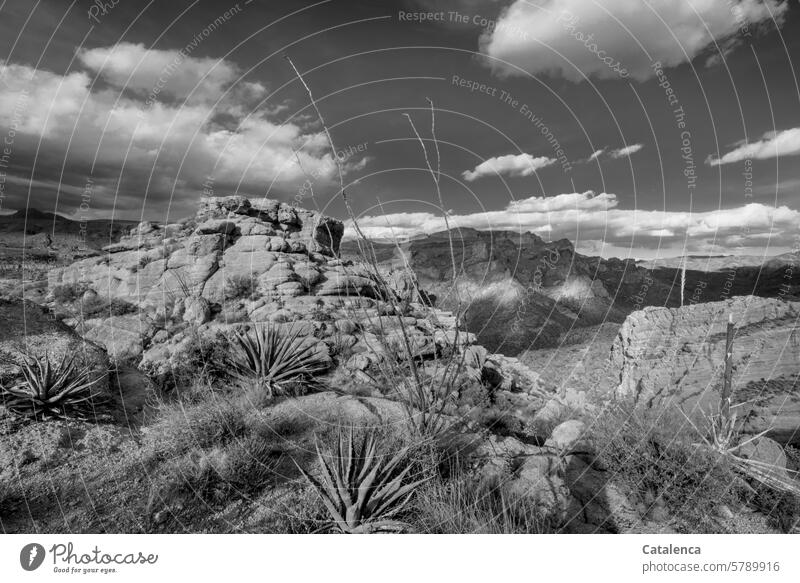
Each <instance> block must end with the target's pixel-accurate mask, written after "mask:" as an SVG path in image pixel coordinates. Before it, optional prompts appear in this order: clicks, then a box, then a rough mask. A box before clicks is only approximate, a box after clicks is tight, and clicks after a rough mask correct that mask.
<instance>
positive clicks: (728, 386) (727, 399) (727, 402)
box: [720, 314, 733, 423]
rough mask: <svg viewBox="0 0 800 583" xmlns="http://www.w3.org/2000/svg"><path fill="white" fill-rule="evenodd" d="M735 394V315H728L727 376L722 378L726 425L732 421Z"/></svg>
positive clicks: (722, 407)
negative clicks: (732, 404) (732, 402)
mask: <svg viewBox="0 0 800 583" xmlns="http://www.w3.org/2000/svg"><path fill="white" fill-rule="evenodd" d="M732 393H733V315H732V314H728V329H727V333H726V336H725V375H724V376H723V378H722V395H720V397H721V401H720V415H721V416H722V420H723V422H724V423H727V422H728V421H729V420H730V416H731V397H732Z"/></svg>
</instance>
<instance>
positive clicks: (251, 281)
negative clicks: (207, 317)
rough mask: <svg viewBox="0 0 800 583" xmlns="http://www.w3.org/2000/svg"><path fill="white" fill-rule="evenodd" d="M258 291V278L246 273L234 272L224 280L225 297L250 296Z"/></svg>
mask: <svg viewBox="0 0 800 583" xmlns="http://www.w3.org/2000/svg"><path fill="white" fill-rule="evenodd" d="M257 291H258V279H256V278H255V277H253V276H252V275H248V274H236V275H232V276H230V277H228V278H227V279H226V280H225V297H226V298H227V299H238V298H252V297H253V296H254V295H256V292H257Z"/></svg>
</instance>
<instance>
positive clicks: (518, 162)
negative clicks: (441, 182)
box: [461, 154, 557, 182]
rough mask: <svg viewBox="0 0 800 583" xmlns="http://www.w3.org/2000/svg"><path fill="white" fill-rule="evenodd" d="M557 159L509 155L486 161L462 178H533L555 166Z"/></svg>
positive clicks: (464, 173) (465, 173)
mask: <svg viewBox="0 0 800 583" xmlns="http://www.w3.org/2000/svg"><path fill="white" fill-rule="evenodd" d="M556 162H557V160H556V159H555V158H548V157H546V156H539V157H534V156H531V155H530V154H517V155H514V154H507V155H506V156H495V157H494V158H489V159H488V160H484V161H483V162H481V163H480V164H478V165H477V166H475V169H474V170H465V171H464V172H463V173H462V174H461V176H463V178H464V180H466V181H468V182H472V181H473V180H477V179H478V178H481V177H483V176H497V175H498V174H501V175H505V176H532V175H533V174H535V173H536V172H537V171H538V170H541V169H542V168H545V167H547V166H550V165H552V164H555V163H556Z"/></svg>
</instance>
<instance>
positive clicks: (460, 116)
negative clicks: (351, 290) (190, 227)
mask: <svg viewBox="0 0 800 583" xmlns="http://www.w3.org/2000/svg"><path fill="white" fill-rule="evenodd" d="M100 4H102V3H101V2H98V3H97V4H95V3H94V2H90V1H83V0H81V1H76V2H69V1H67V0H61V1H55V0H53V1H41V0H40V1H36V2H34V1H31V0H0V61H4V62H5V65H4V66H3V67H2V75H0V137H5V138H6V144H7V145H8V138H9V136H11V138H12V139H11V144H10V145H9V149H10V153H7V155H6V156H5V157H4V158H3V159H0V162H1V163H2V164H0V171H2V172H3V173H4V174H2V175H0V177H1V178H0V179H1V180H2V182H0V184H2V186H3V191H2V208H3V209H12V208H24V207H26V206H34V207H37V208H40V209H44V210H51V211H52V210H57V211H58V212H60V213H63V214H67V215H70V216H74V217H76V218H80V217H81V216H83V217H89V216H91V217H97V216H110V215H113V216H118V217H121V218H140V217H144V218H148V219H154V220H158V221H168V220H175V219H177V218H180V217H182V216H185V215H187V214H190V213H191V212H192V211H193V208H194V206H195V204H196V201H197V199H198V198H199V197H200V196H201V195H202V194H203V191H204V189H205V190H206V191H207V192H213V193H214V194H216V195H224V194H234V193H237V192H238V193H242V194H247V195H249V196H268V197H270V198H278V199H281V200H285V201H292V200H293V199H295V200H297V201H299V202H300V204H301V205H302V206H307V207H314V206H318V207H320V208H324V209H325V212H326V213H328V214H333V215H335V216H339V217H341V218H345V217H346V213H345V209H344V208H343V205H342V204H341V200H340V198H339V197H337V196H336V193H337V190H338V188H337V184H338V179H337V178H336V172H335V165H334V164H333V163H332V161H331V158H330V154H329V153H328V151H327V149H326V143H325V140H324V136H323V134H322V133H321V132H320V130H321V126H320V125H319V122H318V119H317V116H316V114H315V112H314V110H313V108H311V107H310V104H309V99H308V96H307V94H306V93H305V91H304V90H303V87H302V86H301V85H300V83H299V82H298V81H297V79H296V78H295V76H294V73H293V71H292V69H291V67H290V65H289V63H288V62H287V61H286V60H285V59H284V58H283V57H284V55H289V56H290V57H291V59H292V60H293V61H294V63H295V64H296V65H297V67H298V68H299V69H300V71H301V72H303V74H304V77H305V79H306V81H307V82H308V83H309V85H310V86H311V87H312V89H313V92H314V95H315V96H316V99H317V101H318V105H319V107H320V109H321V110H322V113H323V115H324V117H325V119H326V121H327V122H328V125H329V126H330V128H331V131H332V134H333V137H334V140H335V142H336V144H337V147H338V149H339V150H344V151H345V152H346V154H347V158H346V160H345V163H344V164H345V172H346V174H345V181H346V183H347V191H348V193H349V195H350V199H351V201H352V203H353V207H354V209H355V211H356V213H357V214H360V215H366V217H365V218H364V219H363V221H364V222H363V224H364V227H365V228H366V229H367V230H369V232H370V233H371V234H373V235H375V236H387V235H390V234H392V233H394V234H397V235H413V234H416V233H419V232H424V231H433V230H437V229H439V228H441V226H442V221H441V218H440V209H439V208H438V207H439V203H438V196H437V194H436V188H435V184H434V181H433V179H432V176H431V174H430V173H429V172H428V170H427V167H426V165H425V157H424V156H423V151H422V149H421V147H420V144H419V142H418V141H417V140H416V139H414V133H413V130H412V127H411V125H410V124H409V121H408V119H407V118H406V117H405V116H404V115H403V114H404V113H408V114H409V115H410V116H411V118H412V119H413V121H414V123H415V125H416V128H417V130H418V131H419V133H420V134H421V136H422V137H423V139H424V142H425V144H426V145H427V146H428V148H429V151H428V154H429V159H430V160H431V162H432V164H433V165H434V166H436V162H437V158H436V152H435V148H434V142H433V141H432V140H431V138H432V134H431V116H430V111H429V109H428V108H429V104H428V101H427V100H426V98H430V99H431V100H432V101H433V103H434V105H435V109H436V136H437V137H438V142H439V143H438V146H439V153H440V159H441V162H440V164H441V178H440V184H441V196H442V200H443V202H444V207H445V208H446V209H447V210H448V211H449V212H450V213H451V216H452V217H453V221H454V222H455V223H456V224H459V225H461V226H475V227H478V228H488V227H493V228H506V229H507V228H519V229H522V230H528V229H529V230H533V231H535V232H538V233H539V234H540V235H542V236H544V237H545V238H558V237H568V238H570V239H572V240H574V241H577V243H578V246H579V248H581V249H582V250H585V251H587V252H594V253H601V254H604V255H629V254H633V255H635V256H649V255H653V254H654V253H657V252H658V253H661V254H664V255H670V254H677V253H680V252H681V251H682V250H683V249H688V250H689V251H691V252H709V253H711V252H715V253H716V252H728V253H731V252H740V253H744V252H748V253H751V252H757V253H762V252H764V253H767V254H774V253H778V252H781V251H786V250H791V249H793V248H794V249H796V248H797V247H798V243H799V242H800V238H799V235H798V226H799V225H800V214H798V212H797V211H798V210H800V197H799V196H798V188H800V164H798V163H797V162H798V161H800V157H798V156H800V107H798V106H800V91H798V82H797V74H796V71H795V69H794V68H793V59H794V58H796V57H798V56H800V34H798V31H800V8H798V6H797V3H796V2H790V3H788V4H787V3H784V2H780V1H779V0H765V1H760V0H739V1H738V2H737V1H736V0H731V2H727V1H722V0H721V1H720V2H718V3H717V4H718V5H719V6H715V7H710V8H709V7H707V6H705V5H706V4H712V5H713V4H714V3H709V2H701V1H700V0H696V1H695V2H693V3H692V2H690V1H689V0H681V1H676V0H670V1H667V0H653V1H651V2H650V3H649V4H650V5H651V6H652V7H653V10H652V11H648V10H645V8H644V7H643V6H644V3H642V2H640V1H639V0H604V1H599V2H598V3H597V5H601V8H602V10H598V9H596V8H588V6H589V4H590V3H586V2H583V3H581V2H578V1H577V0H549V1H544V2H541V3H537V4H538V5H540V6H542V7H543V8H542V9H541V10H544V11H545V12H540V13H537V12H536V9H535V8H533V7H532V4H531V3H526V2H523V1H522V0H518V1H516V2H515V1H513V0H507V1H497V0H460V1H457V0H452V1H437V2H434V1H432V0H407V1H400V0H398V1H385V2H361V1H353V0H330V1H328V2H319V3H314V2H306V1H300V0H298V1H292V0H289V1H286V0H281V1H280V2H278V1H267V0H252V1H251V2H249V3H247V2H244V1H241V2H239V3H238V4H236V3H231V2H227V1H211V0H197V1H191V0H172V1H170V2H148V1H146V0H137V1H135V0H119V2H118V3H117V4H116V5H115V6H112V4H113V3H112V2H108V1H107V2H106V5H107V7H108V8H107V10H104V11H103V10H100V9H99V8H98V7H99V5H100ZM592 5H593V6H594V3H592ZM584 7H587V8H584ZM687 8H690V9H691V10H688V12H687ZM104 12H105V13H104ZM226 12H227V15H226ZM415 15H416V16H415ZM421 15H426V16H428V17H430V19H429V20H427V21H424V22H419V21H417V20H415V19H419V18H421ZM90 16H93V18H92V17H90ZM433 18H437V19H436V20H434V19H433ZM215 20H216V24H214V22H215ZM492 22H494V23H496V29H495V30H494V31H492V30H491V28H487V25H490V23H492ZM490 26H491V25H490ZM204 29H205V33H204ZM589 34H592V35H593V37H592V39H591V40H590V41H586V40H585V39H586V36H587V35H589ZM601 50H602V51H604V52H603V53H602V54H603V55H604V56H610V57H613V59H611V58H609V61H613V62H619V63H620V66H619V67H617V69H619V68H620V67H625V68H626V72H627V75H626V76H623V75H621V74H619V72H618V71H613V70H612V67H611V66H610V65H607V64H606V63H605V62H603V61H602V60H601V59H600V56H599V55H598V54H597V53H598V52H599V51H601ZM655 61H661V63H662V65H663V67H662V69H661V70H662V71H663V74H662V75H661V76H659V75H658V74H656V72H655V71H656V68H654V67H653V66H652V63H653V62H655ZM159 79H162V81H161V85H162V87H161V89H160V91H159V92H158V94H157V95H156V94H154V88H156V87H158V84H159ZM461 80H463V81H461ZM460 81H461V82H462V84H470V85H475V86H479V85H481V84H483V85H484V86H485V87H484V88H483V89H482V90H476V91H470V89H469V87H466V86H459V82H460ZM667 82H668V83H669V88H670V89H671V91H673V92H674V93H673V94H672V95H673V97H672V100H673V101H672V103H670V102H669V99H670V94H668V93H667V91H666V84H667ZM506 95H508V96H510V97H509V98H508V99H504V98H503V97H504V96H506ZM679 107H682V108H683V112H684V113H685V117H681V116H680V115H679V114H678V113H676V111H675V110H676V109H677V108H679ZM537 121H538V125H537ZM681 122H682V123H683V124H685V125H679V123H681ZM796 128H798V129H797V131H796V132H793V131H792V130H795V129H796ZM745 142H746V144H745ZM748 144H749V145H748ZM682 148H683V149H682ZM294 151H297V152H298V153H299V156H300V158H301V160H302V168H301V167H300V165H298V163H297V156H296V155H295V153H294ZM599 151H602V152H600V153H598V154H597V155H596V156H595V157H594V158H592V154H593V153H596V152H599ZM726 155H727V156H726ZM503 157H505V158H503ZM720 158H721V160H720ZM481 164H483V166H480V165H481ZM304 182H305V183H306V186H305V187H304V186H303V183H304ZM309 182H310V183H312V185H313V190H314V193H315V197H314V199H313V200H312V199H311V197H310V196H309V193H310V190H309V189H308V183H309ZM601 193H607V194H606V195H602V194H601ZM379 201H380V206H378V205H379ZM82 203H83V206H81V205H82ZM487 211H488V213H487V214H484V213H486V212H487ZM384 214H388V215H390V216H389V217H388V218H383V217H378V215H384ZM390 224H391V225H392V229H389V228H388V226H387V225H390Z"/></svg>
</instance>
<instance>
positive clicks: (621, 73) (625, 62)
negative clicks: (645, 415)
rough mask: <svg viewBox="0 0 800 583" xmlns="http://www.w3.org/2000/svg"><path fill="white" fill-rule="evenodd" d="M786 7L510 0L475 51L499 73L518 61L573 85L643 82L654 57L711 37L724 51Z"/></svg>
mask: <svg viewBox="0 0 800 583" xmlns="http://www.w3.org/2000/svg"><path fill="white" fill-rule="evenodd" d="M787 9H788V3H787V2H785V1H783V0H649V1H648V2H642V1H641V0H604V1H603V2H594V1H592V2H586V1H584V0H545V1H543V2H529V1H528V0H515V1H514V2H513V4H511V6H509V7H508V8H507V9H506V10H505V11H504V12H503V13H502V15H501V16H500V18H499V19H498V24H497V26H496V28H495V29H494V31H492V32H490V33H487V34H485V35H484V36H483V37H482V39H481V51H482V52H483V53H485V54H486V55H488V56H489V57H493V58H492V59H489V60H488V62H489V65H490V66H491V67H492V68H493V69H494V70H496V71H497V72H499V73H501V74H508V75H520V74H522V73H521V72H520V71H519V70H518V69H516V68H515V67H520V68H522V69H523V70H525V71H528V72H529V73H532V74H537V73H546V74H553V75H560V76H563V77H564V78H566V79H569V80H570V81H574V82H576V83H577V82H580V81H583V80H584V75H585V76H587V77H595V78H597V79H619V78H627V77H632V78H633V79H636V80H638V81H645V80H647V79H649V78H651V77H653V75H654V71H653V69H652V68H651V64H652V63H653V62H654V61H660V62H661V64H662V66H663V67H674V66H677V65H680V64H682V63H685V62H687V61H691V60H692V59H694V58H695V57H696V56H698V55H699V54H701V53H702V52H703V51H704V50H706V48H708V47H709V46H710V45H712V43H713V41H715V40H716V41H717V42H718V43H721V44H722V45H723V50H726V51H727V50H730V49H731V48H732V46H733V45H735V44H736V42H737V41H736V36H737V35H745V36H746V35H748V34H752V32H751V30H752V28H753V27H755V26H757V25H759V24H762V23H767V22H771V21H773V19H774V21H775V22H776V23H777V24H778V25H780V24H781V23H782V19H783V16H784V14H785V12H786V10H787ZM503 61H505V62H503Z"/></svg>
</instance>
